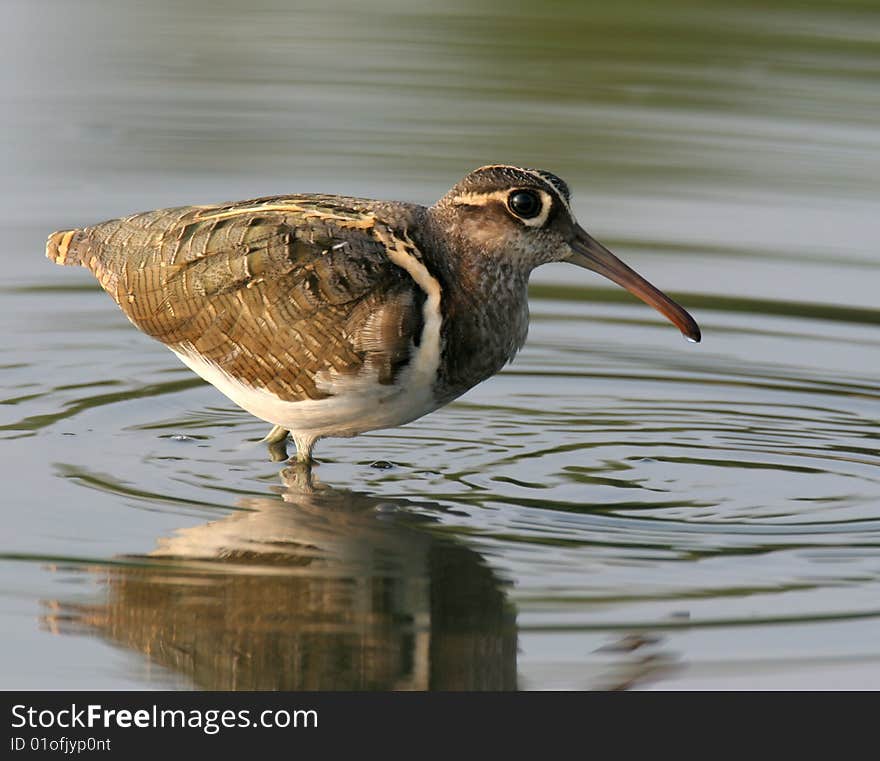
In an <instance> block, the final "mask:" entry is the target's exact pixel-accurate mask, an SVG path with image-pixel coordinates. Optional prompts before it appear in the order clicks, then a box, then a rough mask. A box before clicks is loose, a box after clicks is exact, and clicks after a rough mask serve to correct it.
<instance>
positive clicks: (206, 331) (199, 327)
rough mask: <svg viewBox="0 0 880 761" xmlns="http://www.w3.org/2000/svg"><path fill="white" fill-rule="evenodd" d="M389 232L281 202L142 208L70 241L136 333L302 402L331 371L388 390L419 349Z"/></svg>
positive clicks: (416, 311) (323, 204)
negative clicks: (363, 377)
mask: <svg viewBox="0 0 880 761" xmlns="http://www.w3.org/2000/svg"><path fill="white" fill-rule="evenodd" d="M349 200H351V201H353V199H349ZM388 234H389V228H388V227H387V226H386V225H384V224H383V223H380V222H379V221H378V220H377V219H376V217H375V215H374V214H373V213H372V212H371V211H370V210H369V208H368V207H366V206H361V207H358V206H357V205H355V204H354V203H344V202H342V201H340V199H338V198H335V197H321V196H303V197H299V196H288V197H284V198H272V199H258V200H256V201H250V202H242V203H237V204H230V205H227V206H216V207H186V208H178V209H163V210H159V211H154V212H148V213H146V214H140V215H135V216H132V217H128V218H125V219H121V220H114V221H111V222H106V223H104V224H102V225H96V226H95V227H92V228H86V229H84V230H81V231H77V234H76V235H75V236H74V237H73V241H74V242H75V244H76V247H77V251H76V252H75V253H76V255H77V256H79V257H80V258H81V260H82V263H83V264H84V265H85V266H88V267H89V268H90V269H91V270H92V271H93V272H94V274H95V275H96V277H97V278H98V279H99V281H100V282H101V285H102V286H103V287H104V289H105V290H107V291H108V293H110V294H111V295H112V296H113V297H114V298H115V300H116V302H117V303H118V304H119V306H120V307H121V309H122V310H123V311H124V312H125V314H126V315H127V316H128V318H129V319H130V320H131V321H132V322H133V323H134V324H135V325H136V326H137V327H138V328H140V329H141V330H142V331H144V332H145V333H147V334H148V335H150V336H153V337H154V338H156V339H158V340H159V341H162V342H163V343H165V344H167V345H168V346H170V347H171V348H173V349H175V350H177V351H181V352H183V353H192V352H195V353H197V354H198V355H200V356H202V357H203V358H205V359H207V360H209V361H210V362H212V363H214V364H215V365H217V366H218V367H220V368H221V369H222V370H224V371H225V372H226V373H228V374H229V375H231V376H232V377H233V378H236V379H238V380H240V381H243V382H245V383H247V384H249V385H252V386H254V387H257V388H261V389H266V390H268V391H270V392H272V393H274V394H275V395H277V396H278V397H280V398H281V399H283V400H286V401H299V400H303V399H320V398H324V397H326V396H328V395H329V393H328V391H327V390H326V388H325V389H322V387H321V386H322V379H327V378H329V377H333V376H337V375H352V374H354V375H357V374H359V373H361V372H363V371H372V372H374V373H375V375H376V378H377V379H378V381H379V382H380V383H386V384H391V383H393V382H394V381H395V379H396V377H397V375H398V373H399V372H400V370H401V369H402V368H403V367H405V366H406V364H407V362H408V361H409V359H410V355H411V353H412V352H413V351H414V350H415V349H414V347H415V346H416V345H418V343H419V340H420V337H421V332H422V327H423V317H422V305H423V303H424V299H425V296H424V293H423V291H422V290H421V289H420V288H419V287H418V286H417V285H416V284H415V283H414V281H413V279H412V278H411V277H410V275H409V274H408V273H407V272H406V271H405V270H404V269H402V268H401V267H398V266H397V265H395V264H394V263H393V262H392V261H391V260H390V258H389V255H388V250H387V246H386V245H384V244H383V242H382V237H383V235H384V236H385V237H386V238H387V235H388ZM392 234H393V233H392ZM70 255H72V254H68V256H70Z"/></svg>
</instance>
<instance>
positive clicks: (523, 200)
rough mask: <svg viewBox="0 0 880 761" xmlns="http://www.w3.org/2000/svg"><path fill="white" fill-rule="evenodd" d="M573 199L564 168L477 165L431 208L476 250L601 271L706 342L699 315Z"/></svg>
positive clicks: (521, 261)
mask: <svg viewBox="0 0 880 761" xmlns="http://www.w3.org/2000/svg"><path fill="white" fill-rule="evenodd" d="M570 201H571V195H570V193H569V189H568V185H566V184H565V183H564V182H563V181H562V180H561V179H559V178H558V177H557V176H556V175H553V174H551V173H550V172H545V171H543V170H540V169H522V168H520V167H515V166H506V165H500V164H499V165H493V166H484V167H481V168H479V169H477V170H475V171H473V172H471V173H470V174H469V175H467V176H466V177H465V178H464V179H463V180H462V181H461V182H459V183H458V184H457V185H455V187H453V188H452V190H450V191H449V192H448V193H447V194H446V195H445V196H443V198H441V199H440V200H439V201H438V202H437V204H436V205H435V206H434V207H432V209H431V213H432V215H433V216H434V217H435V218H436V219H437V220H438V221H439V222H440V224H441V225H442V226H443V228H444V233H445V234H446V235H447V236H450V237H451V238H453V239H455V240H456V242H457V244H458V248H459V249H460V250H467V251H469V252H471V255H472V256H473V257H477V258H478V259H483V261H486V259H487V258H489V259H491V258H492V257H503V259H504V260H506V261H505V263H506V264H510V265H513V266H514V267H516V268H517V269H520V270H521V271H524V272H526V273H528V272H530V271H531V270H532V269H534V268H535V267H537V266H539V265H541V264H546V263H548V262H571V263H572V264H576V265H577V266H579V267H584V268H585V269H588V270H592V271H594V272H598V273H599V274H600V275H604V276H605V277H607V278H608V279H609V280H611V281H613V282H615V283H617V284H618V285H621V286H623V287H624V288H626V289H627V290H628V291H630V293H632V294H634V295H635V296H637V297H638V298H640V299H641V300H642V301H644V302H645V303H646V304H649V305H650V306H652V307H654V308H655V309H656V310H657V311H658V312H660V313H661V314H663V315H664V316H665V317H666V318H667V319H669V320H670V321H671V322H672V323H673V324H674V325H675V326H676V327H677V328H678V329H679V330H680V331H681V332H682V334H683V335H684V336H685V337H686V338H687V339H689V340H691V341H699V340H700V328H699V327H698V326H697V323H696V322H695V321H694V319H693V317H691V316H690V315H689V314H688V313H687V312H686V311H685V310H684V309H683V308H682V307H681V306H679V305H678V304H676V303H675V302H674V301H673V300H672V299H670V298H669V297H668V296H666V295H665V294H664V293H662V292H661V291H659V290H658V289H657V288H655V287H654V286H653V285H651V283H649V282H648V281H647V280H645V279H644V278H643V277H642V276H641V275H639V274H638V273H637V272H635V271H634V270H632V269H630V268H629V267H627V266H626V265H625V264H624V263H623V262H622V261H620V259H618V258H617V257H616V256H614V254H612V253H611V252H610V251H609V250H608V249H607V248H605V247H604V246H603V245H602V244H601V243H599V242H598V241H596V240H594V239H593V238H592V237H591V236H590V235H589V233H587V231H586V230H584V229H583V228H582V227H581V226H580V225H579V224H578V223H577V220H576V219H575V217H574V213H573V212H572V210H571V205H570Z"/></svg>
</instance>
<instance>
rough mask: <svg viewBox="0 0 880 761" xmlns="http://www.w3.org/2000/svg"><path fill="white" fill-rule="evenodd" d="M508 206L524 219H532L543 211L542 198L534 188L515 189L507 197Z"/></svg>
mask: <svg viewBox="0 0 880 761" xmlns="http://www.w3.org/2000/svg"><path fill="white" fill-rule="evenodd" d="M507 206H508V208H509V209H510V210H511V211H512V212H513V213H514V214H516V216H518V217H522V219H531V218H532V217H537V216H538V214H540V213H541V198H540V197H539V196H538V194H537V193H535V192H534V191H532V190H515V191H513V193H511V194H510V196H509V197H508V199H507Z"/></svg>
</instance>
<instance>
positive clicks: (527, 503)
mask: <svg viewBox="0 0 880 761" xmlns="http://www.w3.org/2000/svg"><path fill="white" fill-rule="evenodd" d="M7 6H8V7H7V8H6V11H7V13H8V15H9V19H8V23H7V24H6V27H5V35H6V38H5V39H4V44H3V45H2V46H0V51H2V52H0V55H2V56H3V61H2V63H3V66H2V68H0V70H2V71H3V72H4V81H3V88H2V94H0V97H2V100H3V111H4V116H5V118H4V126H3V136H4V140H3V141H0V155H2V160H3V162H4V167H5V171H4V172H3V173H2V178H0V182H2V185H3V198H4V203H3V207H2V209H0V219H2V225H3V231H4V244H3V246H2V248H0V257H2V259H0V261H2V263H3V266H4V269H3V272H4V278H3V282H2V285H0V292H2V296H0V305H2V308H0V331H2V336H3V341H2V345H0V367H2V375H0V378H2V388H0V391H2V405H0V455H2V456H0V474H2V484H3V492H4V498H3V508H4V509H3V523H2V526H3V528H2V535H0V538H2V543H0V631H3V632H4V635H3V645H4V646H3V647H2V648H0V674H2V677H0V686H2V687H6V688H12V687H34V688H36V687H46V688H71V689H73V688H89V687H93V688H149V689H152V688H156V689H158V688H167V687H172V688H192V687H197V688H260V689H262V688H314V689H338V688H355V689H377V688H382V689H387V688H402V689H425V688H494V689H512V688H520V689H544V688H608V687H621V688H660V689H668V688H682V687H683V688H695V687H696V688H737V687H767V688H800V687H843V688H864V687H873V688H876V687H878V686H880V644H878V643H880V602H878V600H880V445H878V437H880V413H878V410H880V404H878V403H880V387H878V385H877V369H878V366H880V332H878V324H880V309H878V307H877V295H876V294H877V283H878V282H880V281H878V275H880V255H878V251H877V245H876V241H877V238H878V232H880V229H878V222H877V214H876V208H877V203H878V201H880V191H878V187H877V183H876V178H877V176H880V133H878V132H877V130H876V115H877V113H878V109H880V87H878V84H880V72H878V70H877V65H876V62H877V60H878V54H880V31H878V30H880V7H877V6H876V4H868V3H866V4H862V3H857V2H846V3H835V4H833V5H829V4H826V3H820V2H818V1H816V2H801V3H797V4H795V3H761V2H751V3H745V4H744V3H732V2H718V3H712V4H706V3H690V2H686V1H685V0H679V1H678V2H674V3H665V4H664V5H663V8H662V9H660V8H659V7H658V6H657V5H656V4H654V3H650V2H647V1H645V2H635V1H631V2H621V3H615V4H614V6H613V7H608V6H607V4H596V5H595V6H593V5H592V4H588V3H573V2H572V3H564V2H556V3H542V4H539V5H536V4H534V3H522V4H517V3H510V2H506V3H498V2H489V1H488V0H485V1H483V2H476V3H474V2H469V3H450V4H448V5H446V6H445V7H444V8H443V10H437V8H436V5H435V4H433V3H406V4H403V3H400V4H398V3H396V2H392V1H391V0H387V1H386V2H380V3H376V4H372V5H371V9H370V11H369V12H367V11H366V10H364V7H363V6H362V5H361V4H358V3H354V2H351V3H349V4H339V5H335V6H333V7H329V8H328V7H327V5H326V4H317V3H316V4H314V5H312V6H308V5H304V6H302V7H300V8H299V9H297V10H292V9H291V8H290V7H289V4H288V3H283V2H281V1H280V0H276V1H275V2H272V1H271V0H263V1H262V2H257V3H250V4H248V7H247V9H246V10H245V9H244V6H241V7H237V6H239V4H237V3H222V4H217V3H213V2H208V1H207V0H204V2H199V1H197V0H191V1H190V2H185V3H179V2H178V3H167V4H156V3H154V4H150V5H149V7H145V6H143V7H142V6H139V7H137V8H135V7H133V5H132V6H131V7H129V6H126V7H123V6H120V7H118V8H117V7H115V6H114V7H111V6H108V5H107V4H106V3H99V2H96V1H91V0H83V1H82V2H77V3H71V2H66V1H65V2H61V1H60V0H56V1H51V0H18V1H12V2H8V3H7ZM209 10H210V12H208V11H209ZM497 161H503V162H510V163H519V164H524V165H531V166H540V167H544V168H547V169H550V170H551V171H555V172H557V173H559V174H560V175H561V176H563V177H564V178H565V179H566V180H567V181H568V182H569V184H570V185H571V186H572V188H573V189H574V192H575V197H574V208H575V210H576V212H577V214H578V216H579V218H580V221H581V222H582V223H583V224H584V226H585V227H587V229H589V230H590V231H591V232H592V233H593V234H595V235H596V236H597V237H598V238H599V239H600V240H602V241H603V242H604V243H606V244H607V245H608V246H609V247H611V248H612V249H613V250H615V251H616V252H617V253H618V254H619V255H621V257H622V258H624V259H625V260H626V261H628V262H629V263H630V264H632V265H633V266H635V267H636V268H637V269H638V270H639V271H640V272H642V273H643V274H644V275H645V276H647V277H648V278H649V279H651V280H652V281H654V282H655V283H656V284H657V285H658V286H660V287H661V288H663V289H664V290H666V291H667V292H670V293H671V294H672V295H673V296H675V297H676V298H677V299H678V300H680V301H681V302H682V303H683V304H684V305H685V306H687V307H688V308H689V309H690V310H691V311H692V312H693V313H694V315H695V317H696V318H697V319H698V321H699V322H700V324H701V327H702V328H703V335H704V340H703V343H702V344H700V345H699V346H692V345H689V344H687V343H685V342H684V341H682V340H681V338H680V336H679V335H678V333H677V331H675V329H674V328H672V327H671V326H669V325H668V324H666V323H665V322H664V321H663V320H662V318H660V317H659V316H657V315H656V314H655V313H653V312H651V311H650V310H649V309H647V308H646V307H644V306H643V305H641V304H640V303H638V302H636V301H635V300H634V299H632V298H631V297H630V296H629V295H628V294H626V293H624V292H621V291H619V290H617V289H615V288H613V287H612V286H610V284H607V283H605V282H604V281H601V280H600V279H599V278H598V277H595V276H591V275H590V274H589V273H585V272H581V271H574V270H573V268H571V267H565V266H563V265H554V266H551V267H547V268H544V269H542V270H540V271H538V272H537V273H536V275H535V277H534V280H533V293H532V311H533V320H532V329H531V334H530V338H529V342H528V344H527V346H526V348H525V350H524V351H523V353H522V355H521V356H520V357H519V359H518V360H517V361H516V363H515V364H513V365H512V366H510V367H509V368H507V369H506V370H505V371H504V372H503V373H502V374H501V375H499V376H498V377H496V378H495V379H493V380H491V381H490V382H487V383H485V384H483V385H482V386H480V387H478V388H477V389H474V390H473V391H472V392H470V393H469V394H467V395H466V396H465V397H463V398H462V399H461V400H460V401H458V402H456V403H455V404H453V405H451V406H449V407H448V408H446V409H444V410H442V411H439V412H437V413H435V414H433V415H431V416H429V417H427V418H424V419H422V420H419V421H417V422H416V423H413V424H411V425H409V426H406V427H405V428H401V429H397V430H390V431H380V432H375V433H373V434H369V435H365V436H362V437H360V438H358V439H355V440H335V441H334V440H328V441H325V442H322V443H321V444H320V445H319V448H318V450H317V454H318V457H319V459H320V460H321V461H322V462H321V465H320V467H319V468H318V469H317V470H316V478H317V481H316V482H315V483H312V484H311V485H308V484H304V483H303V482H302V477H301V475H298V474H297V473H296V472H294V471H291V470H289V469H282V468H281V467H280V466H279V465H277V464H273V463H270V462H268V461H267V460H266V459H265V454H264V450H263V449H262V447H261V446H260V445H258V444H257V443H256V440H257V439H258V438H260V437H261V436H262V435H263V434H264V433H265V432H266V426H265V425H264V424H262V423H260V422H259V421H256V420H255V419H253V418H251V417H250V416H248V415H247V414H245V413H243V412H241V411H239V410H237V409H235V408H234V407H232V406H231V405H230V404H229V403H228V402H227V401H226V400H225V399H224V398H223V397H221V396H220V395H219V394H218V393H217V392H216V391H214V390H213V389H212V388H210V387H208V386H206V385H204V384H203V383H202V382H201V381H200V380H198V379H197V378H194V377H193V376H192V375H191V374H190V373H189V371H187V370H186V369H185V368H184V367H182V366H181V365H179V363H178V362H177V361H176V360H175V359H174V357H173V356H172V355H171V354H169V353H168V352H167V351H166V350H165V349H164V348H163V347H161V346H159V345H158V344H155V343H153V342H151V341H150V340H149V339H147V338H146V337H144V336H142V335H141V334H139V333H138V332H137V331H135V330H134V329H133V328H132V327H131V326H130V325H129V324H128V323H127V322H126V320H125V319H124V317H123V316H122V315H121V314H120V313H119V311H118V310H117V309H116V307H115V306H114V305H113V303H112V301H111V300H109V299H108V298H107V296H106V295H104V294H103V293H101V292H100V291H99V289H98V288H97V287H96V285H95V284H94V282H93V281H92V280H91V278H90V277H89V276H88V274H87V273H85V272H84V271H83V272H79V271H73V270H70V269H61V268H56V267H53V266H52V265H50V264H49V263H48V262H46V261H45V259H43V256H42V249H43V241H44V240H45V236H46V234H47V233H48V232H50V231H51V230H54V229H58V228H62V227H65V226H75V225H80V224H86V223H89V222H93V221H97V220H99V219H104V218H109V217H113V216H118V215H121V214H126V213H129V212H132V211H135V210H142V209H149V208H155V207H160V206H165V205H174V204H181V203H199V202H212V201H222V200H232V199H236V198H247V197H251V196H257V195H265V194H270V193H283V192H296V191H303V190H305V191H309V190H313V191H322V192H341V193H347V194H362V195H367V196H373V197H394V198H405V199H411V200H416V201H421V202H430V201H432V200H433V199H434V198H436V197H437V196H439V195H440V194H442V193H443V192H445V190H446V189H447V188H448V187H449V186H450V185H451V184H452V183H453V182H455V181H456V180H457V179H458V178H459V177H460V176H461V175H463V174H464V173H465V172H467V171H468V170H470V169H472V168H474V167H476V166H479V165H480V164H484V163H490V162H497ZM377 461H384V462H387V463H390V464H391V465H392V467H391V468H380V467H371V464H372V463H375V462H377Z"/></svg>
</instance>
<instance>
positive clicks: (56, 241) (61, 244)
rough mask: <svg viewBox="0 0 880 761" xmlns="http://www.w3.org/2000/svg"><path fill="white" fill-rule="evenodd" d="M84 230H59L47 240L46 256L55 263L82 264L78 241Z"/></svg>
mask: <svg viewBox="0 0 880 761" xmlns="http://www.w3.org/2000/svg"><path fill="white" fill-rule="evenodd" d="M80 233H82V230H59V231H58V232H55V233H52V234H51V235H50V236H49V239H48V240H47V241H46V256H47V257H48V258H49V259H50V260H51V261H53V262H55V264H69V265H77V264H82V263H83V262H82V257H81V255H80V253H79V252H78V251H77V246H76V243H77V242H78V238H79V234H80Z"/></svg>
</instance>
